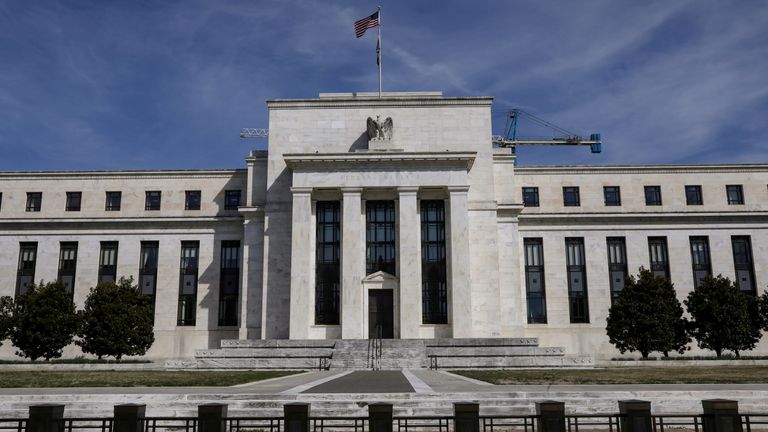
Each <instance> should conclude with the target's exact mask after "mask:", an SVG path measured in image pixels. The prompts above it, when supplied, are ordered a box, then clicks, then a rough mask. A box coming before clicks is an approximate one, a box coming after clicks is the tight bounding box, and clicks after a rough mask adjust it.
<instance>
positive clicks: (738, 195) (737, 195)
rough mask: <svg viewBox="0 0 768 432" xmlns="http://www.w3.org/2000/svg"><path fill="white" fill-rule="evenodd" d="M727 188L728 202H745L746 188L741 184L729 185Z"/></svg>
mask: <svg viewBox="0 0 768 432" xmlns="http://www.w3.org/2000/svg"><path fill="white" fill-rule="evenodd" d="M725 190H726V193H727V195H728V204H731V205H733V204H744V190H743V189H742V187H741V185H728V186H726V187H725Z"/></svg>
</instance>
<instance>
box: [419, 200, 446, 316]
mask: <svg viewBox="0 0 768 432" xmlns="http://www.w3.org/2000/svg"><path fill="white" fill-rule="evenodd" d="M420 213H421V314H422V322H423V323H424V324H447V323H448V278H447V272H446V261H445V201H441V200H423V201H421V206H420Z"/></svg>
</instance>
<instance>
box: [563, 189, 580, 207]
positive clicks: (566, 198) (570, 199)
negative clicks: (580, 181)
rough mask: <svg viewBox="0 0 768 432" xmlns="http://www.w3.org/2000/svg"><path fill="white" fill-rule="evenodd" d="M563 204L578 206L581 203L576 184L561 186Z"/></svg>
mask: <svg viewBox="0 0 768 432" xmlns="http://www.w3.org/2000/svg"><path fill="white" fill-rule="evenodd" d="M563 205H564V206H566V207H578V206H580V205H581V200H580V198H579V187H578V186H564V187H563Z"/></svg>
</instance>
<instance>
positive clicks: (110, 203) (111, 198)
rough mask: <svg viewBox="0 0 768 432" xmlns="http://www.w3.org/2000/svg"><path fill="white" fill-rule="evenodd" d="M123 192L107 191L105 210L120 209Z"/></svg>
mask: <svg viewBox="0 0 768 432" xmlns="http://www.w3.org/2000/svg"><path fill="white" fill-rule="evenodd" d="M122 195H123V193H122V192H107V200H106V203H105V204H104V210H106V211H120V201H121V198H122Z"/></svg>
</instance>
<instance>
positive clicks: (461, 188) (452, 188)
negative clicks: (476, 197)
mask: <svg viewBox="0 0 768 432" xmlns="http://www.w3.org/2000/svg"><path fill="white" fill-rule="evenodd" d="M446 189H447V190H448V193H450V194H456V193H467V192H469V186H448V187H446Z"/></svg>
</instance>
